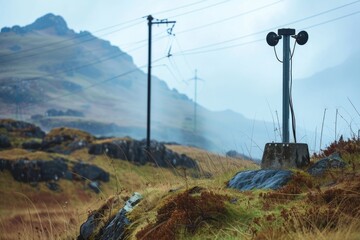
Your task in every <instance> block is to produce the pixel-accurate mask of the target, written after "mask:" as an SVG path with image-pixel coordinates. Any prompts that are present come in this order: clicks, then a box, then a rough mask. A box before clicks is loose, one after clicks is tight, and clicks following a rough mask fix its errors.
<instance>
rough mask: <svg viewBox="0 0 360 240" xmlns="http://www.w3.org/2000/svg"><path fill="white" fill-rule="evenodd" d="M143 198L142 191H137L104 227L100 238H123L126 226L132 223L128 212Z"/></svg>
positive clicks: (105, 239) (102, 239) (103, 239)
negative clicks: (127, 215)
mask: <svg viewBox="0 0 360 240" xmlns="http://www.w3.org/2000/svg"><path fill="white" fill-rule="evenodd" d="M142 198H143V197H142V196H141V194H140V193H137V192H135V193H134V194H133V195H132V196H131V197H130V199H129V200H127V201H126V203H125V206H124V207H123V208H122V209H120V211H119V212H118V213H117V214H116V216H115V217H114V219H113V220H112V221H111V222H110V223H109V224H108V225H107V226H105V227H104V228H103V229H102V233H101V235H100V236H99V238H98V239H101V240H108V239H123V238H124V236H125V228H126V227H127V226H128V225H129V224H130V221H129V219H128V218H127V217H126V214H127V213H129V212H131V211H132V210H133V209H134V207H135V206H136V204H138V203H139V202H140V201H141V199H142Z"/></svg>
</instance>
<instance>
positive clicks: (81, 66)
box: [0, 45, 146, 86]
mask: <svg viewBox="0 0 360 240" xmlns="http://www.w3.org/2000/svg"><path fill="white" fill-rule="evenodd" d="M145 46H146V45H143V46H140V47H137V48H134V49H131V50H130V51H128V52H132V51H135V50H138V49H140V48H143V47H145ZM126 54H127V53H125V52H121V53H120V54H115V55H111V56H108V57H106V58H103V59H99V60H96V61H94V62H90V63H87V64H83V65H80V66H77V67H74V68H71V69H68V70H63V71H60V72H56V73H50V74H45V75H40V76H37V77H34V78H27V79H26V80H24V79H19V80H15V81H11V82H9V83H5V84H14V83H16V82H23V81H40V80H46V79H45V78H46V77H54V76H56V75H59V74H62V73H67V72H70V71H76V70H79V69H82V68H85V67H89V66H93V65H96V64H99V63H103V62H106V61H109V60H112V59H115V58H118V57H121V56H123V55H126ZM5 84H4V83H3V84H0V86H1V85H5Z"/></svg>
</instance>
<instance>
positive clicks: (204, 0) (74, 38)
mask: <svg viewBox="0 0 360 240" xmlns="http://www.w3.org/2000/svg"><path fill="white" fill-rule="evenodd" d="M206 1H208V0H201V1H197V2H194V3H190V4H186V5H182V6H179V7H176V8H172V9H167V10H163V11H159V12H156V13H155V14H160V13H166V12H171V11H175V10H178V9H181V8H185V7H189V6H193V5H196V4H199V3H202V2H206ZM227 1H230V0H227ZM206 8H207V7H205V9H206ZM136 21H139V22H137V23H134V24H132V25H129V26H125V27H123V28H120V29H117V30H115V31H112V32H109V33H105V34H102V35H99V37H103V36H106V35H109V34H112V33H115V32H118V31H121V30H124V29H127V28H130V27H133V26H136V25H139V24H141V23H142V18H134V19H132V20H128V21H125V22H123V23H119V24H115V25H111V26H107V27H104V28H101V29H98V30H95V31H93V34H94V33H98V32H102V31H105V30H109V29H112V28H115V27H118V26H122V25H125V24H128V23H133V22H136ZM85 37H93V38H94V39H97V37H95V36H93V35H92V34H91V33H88V32H86V31H85V33H82V34H80V35H76V36H74V37H71V38H69V39H63V40H59V41H56V42H52V43H47V44H45V45H41V46H37V47H34V48H30V49H24V50H21V51H18V52H14V53H8V54H4V55H3V57H7V56H13V55H18V54H22V53H24V52H31V51H34V50H39V49H42V48H45V47H49V46H53V45H57V44H61V43H64V42H69V41H73V40H76V39H80V38H85ZM86 41H89V40H86ZM81 43H82V42H80V43H75V44H74V45H77V44H81ZM31 56H35V55H30V56H29V57H31Z"/></svg>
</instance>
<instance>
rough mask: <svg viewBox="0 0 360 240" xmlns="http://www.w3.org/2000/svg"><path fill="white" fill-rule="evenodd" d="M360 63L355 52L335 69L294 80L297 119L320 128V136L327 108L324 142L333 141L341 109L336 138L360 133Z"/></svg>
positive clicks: (359, 56) (359, 55)
mask: <svg viewBox="0 0 360 240" xmlns="http://www.w3.org/2000/svg"><path fill="white" fill-rule="evenodd" d="M359 64H360V52H353V53H352V54H351V55H350V56H349V57H348V58H347V59H346V60H345V61H344V62H342V63H340V64H338V65H336V66H333V67H330V68H327V69H325V70H322V71H319V72H317V73H316V74H314V75H312V76H309V77H307V78H303V79H295V80H294V83H293V92H294V94H293V95H294V104H295V112H296V114H297V117H298V119H301V120H300V122H299V123H300V124H302V125H304V124H306V125H307V126H314V128H315V126H317V130H318V136H320V134H319V133H320V129H321V125H322V119H323V114H324V109H325V108H326V109H327V111H326V116H325V121H324V134H323V143H327V142H330V141H334V136H335V135H334V134H335V121H336V109H338V116H337V139H338V138H339V137H340V135H342V134H343V135H344V137H350V136H351V135H354V134H355V135H356V136H357V134H358V129H360V115H359V113H358V112H359V111H360V98H359V89H360V81H359V80H360V79H359V76H360V68H359ZM355 108H356V110H355ZM357 111H358V112H357ZM312 130H314V129H312ZM311 138H313V136H312V137H311ZM318 139H319V138H318Z"/></svg>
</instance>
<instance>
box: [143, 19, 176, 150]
mask: <svg viewBox="0 0 360 240" xmlns="http://www.w3.org/2000/svg"><path fill="white" fill-rule="evenodd" d="M147 20H148V27H149V48H148V74H147V83H148V89H147V125H146V150H147V151H148V153H150V133H151V35H152V34H151V28H152V25H153V24H170V23H173V24H175V23H176V21H167V20H160V21H156V22H153V20H154V18H153V16H151V15H149V16H148V17H147Z"/></svg>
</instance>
